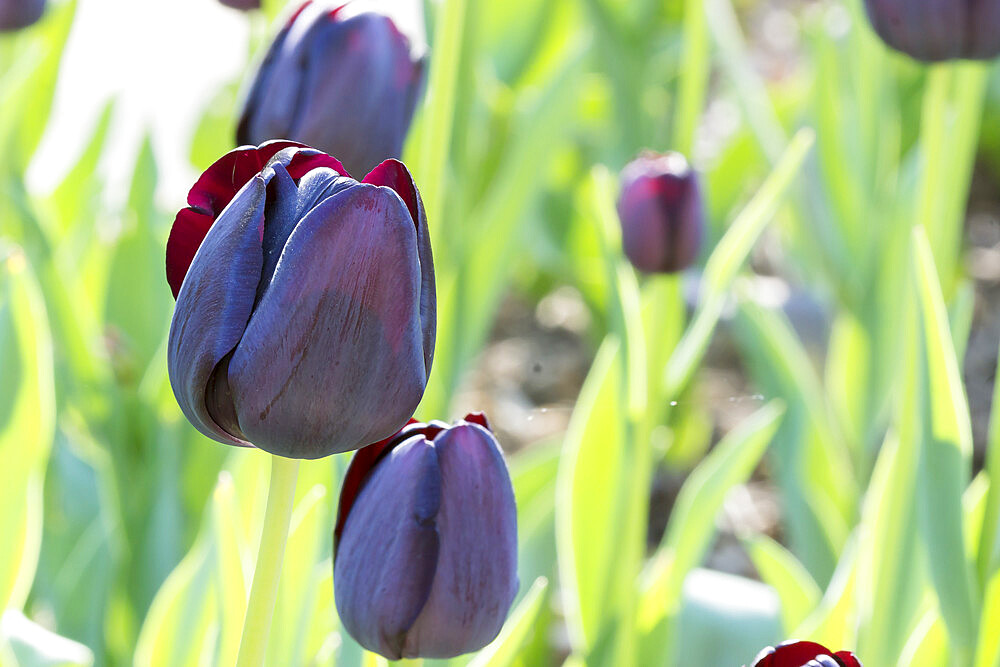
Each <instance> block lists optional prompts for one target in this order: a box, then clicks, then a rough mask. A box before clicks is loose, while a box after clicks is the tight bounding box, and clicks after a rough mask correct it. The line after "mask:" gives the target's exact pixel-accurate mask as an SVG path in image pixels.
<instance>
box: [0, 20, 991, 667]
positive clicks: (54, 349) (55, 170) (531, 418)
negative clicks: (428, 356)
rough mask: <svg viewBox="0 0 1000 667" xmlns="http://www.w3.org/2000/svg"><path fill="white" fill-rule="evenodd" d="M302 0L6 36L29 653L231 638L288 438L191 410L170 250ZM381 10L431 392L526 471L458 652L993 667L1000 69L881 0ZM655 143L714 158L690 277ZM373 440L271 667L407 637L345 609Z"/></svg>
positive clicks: (325, 519)
mask: <svg viewBox="0 0 1000 667" xmlns="http://www.w3.org/2000/svg"><path fill="white" fill-rule="evenodd" d="M282 5H283V2H282V1H281V0H274V1H271V2H268V1H267V0H265V2H264V9H263V11H262V12H259V13H254V14H252V15H249V16H247V15H243V14H239V13H237V12H233V11H230V10H226V9H225V8H222V7H220V6H218V5H217V4H216V3H215V2H213V1H212V0H186V1H185V2H178V3H176V4H174V3H170V4H169V6H167V3H156V2H152V0H143V1H142V2H139V1H136V2H133V3H124V2H120V3H117V4H116V3H112V2H106V3H97V2H93V3H92V2H90V1H89V0H79V2H78V3H77V2H74V1H70V2H66V1H63V2H52V3H51V4H50V6H49V7H48V9H47V12H46V15H45V17H44V18H43V20H42V21H41V22H40V23H39V24H37V25H36V26H33V27H31V28H29V29H27V30H24V31H22V32H20V33H16V34H7V35H4V36H2V37H0V145H2V146H3V148H4V150H3V151H2V155H3V156H4V158H5V159H4V160H3V161H2V162H0V373H2V376H0V609H5V610H6V611H5V612H4V613H3V617H2V621H0V665H4V666H6V665H18V664H20V665H80V664H82V665H86V664H96V665H124V664H130V663H132V664H137V665H206V664H220V665H226V664H232V663H233V661H234V659H235V651H236V650H237V647H238V645H239V637H240V632H241V630H242V624H243V615H244V611H245V607H246V595H247V591H248V589H249V582H250V577H251V576H252V573H253V566H254V559H255V557H256V545H257V540H258V537H259V533H260V525H261V519H262V514H263V504H264V495H265V493H266V484H267V483H266V479H267V468H268V461H267V458H266V456H265V455H263V454H261V453H259V452H253V451H243V450H236V449H234V448H228V447H225V446H222V445H219V444H217V443H214V442H210V441H208V440H207V439H205V438H204V437H202V436H201V435H199V434H198V433H197V432H196V431H195V430H194V429H193V428H192V427H190V426H189V425H188V423H187V422H186V421H185V420H184V418H183V416H182V415H181V413H180V410H179V409H178V407H177V405H176V403H175V401H174V398H173V395H172V393H171V390H170V386H169V382H168V379H167V374H166V359H165V339H166V334H167V329H168V326H169V318H170V313H171V308H172V299H171V297H170V292H169V289H168V288H167V285H166V280H165V277H164V268H163V267H164V244H165V240H166V236H167V233H168V230H169V225H170V222H171V221H172V219H173V215H174V214H175V212H176V211H177V210H178V209H179V208H180V207H181V206H183V205H184V199H185V196H186V193H187V188H188V187H189V185H190V184H191V183H192V182H193V179H194V177H195V175H196V174H197V173H199V172H200V171H201V170H202V169H204V168H205V167H206V166H208V165H209V164H211V163H212V162H213V161H214V160H215V159H216V158H217V157H219V156H220V155H222V154H223V153H224V152H226V151H227V150H229V149H230V148H232V147H233V146H232V143H231V137H232V136H233V126H234V122H235V118H234V114H235V110H236V105H237V102H238V99H239V97H238V96H239V90H240V86H241V85H243V84H244V83H245V77H246V76H247V75H248V73H249V71H250V68H251V65H252V63H254V62H255V60H254V59H255V58H257V57H259V56H260V54H261V50H262V49H263V48H264V47H265V46H266V44H267V40H268V39H269V36H270V35H271V34H272V32H273V29H274V25H275V22H276V21H280V20H281V16H282V15H283V12H284V11H285V10H284V9H283V7H282ZM397 5H398V6H397ZM165 7H166V9H165ZM392 11H394V12H399V14H398V16H399V19H400V21H401V22H403V23H406V24H407V25H406V28H405V29H406V30H408V31H409V32H410V34H411V35H416V36H417V37H418V38H422V36H426V39H427V42H428V43H429V51H430V63H431V65H430V75H429V80H428V86H427V91H426V94H425V98H424V102H423V104H422V105H421V106H420V107H419V108H418V111H417V116H416V120H415V124H414V128H413V131H412V132H411V135H410V137H409V140H408V142H407V147H406V150H405V152H404V156H403V158H404V161H405V162H406V163H407V165H408V166H409V167H410V168H411V170H412V171H413V174H414V177H415V179H416V182H417V185H418V187H419V188H420V191H421V193H422V195H423V197H424V202H425V205H426V208H427V211H428V217H429V222H430V228H431V238H432V242H433V245H434V253H435V263H436V265H437V271H438V303H439V306H438V307H439V328H438V341H437V353H436V358H435V365H434V370H433V374H432V377H431V385H430V386H429V388H428V391H427V394H426V395H425V397H424V401H423V403H422V404H421V407H420V409H419V410H418V412H417V416H418V417H420V418H422V419H436V418H447V419H451V418H455V417H459V416H461V415H462V414H464V413H465V412H466V411H468V410H474V409H483V410H485V411H486V412H487V413H488V415H489V416H490V419H491V422H492V423H493V425H494V426H495V427H496V429H497V432H498V434H499V437H500V441H501V444H502V445H503V446H504V448H505V451H506V453H507V455H508V462H509V465H510V468H511V473H512V477H513V481H514V486H515V491H516V495H517V500H518V521H519V538H520V543H521V544H520V579H521V582H522V592H521V595H520V596H519V600H518V602H517V603H516V604H515V609H514V611H513V612H512V615H511V617H510V619H509V621H508V624H507V626H506V627H505V629H504V631H503V632H502V633H501V636H500V637H499V638H498V640H497V641H496V642H494V643H493V644H491V645H490V646H489V647H487V648H486V649H484V650H483V651H482V652H480V653H479V654H477V655H475V656H467V657H464V658H458V659H455V660H453V661H451V662H450V663H449V664H454V665H465V664H473V665H477V666H479V665H497V666H500V665H504V666H506V665H549V664H567V665H697V666H716V665H718V666H726V665H741V664H744V663H747V662H750V661H751V660H752V658H753V656H754V654H756V652H757V651H758V650H759V649H760V648H762V647H763V646H765V645H768V644H773V643H776V642H778V641H781V640H782V639H784V638H786V637H792V636H795V637H801V638H809V639H813V640H816V641H820V642H823V643H825V644H827V645H828V646H829V647H830V648H831V649H834V650H839V649H841V648H844V649H856V651H857V653H858V655H859V657H861V659H862V660H863V661H864V662H865V664H866V665H869V666H874V667H882V666H890V665H900V666H901V667H902V666H910V665H928V666H952V665H957V666H960V667H965V666H967V665H968V666H973V665H974V666H975V667H996V666H997V665H1000V631H998V630H997V629H998V628H1000V539H998V533H1000V530H998V528H1000V420H998V419H994V418H991V413H992V412H993V411H995V410H996V409H995V408H993V404H992V403H991V398H990V397H991V395H992V390H993V387H992V385H993V379H994V377H995V370H996V363H997V342H998V339H1000V319H998V308H1000V291H998V285H1000V121H998V120H997V119H998V110H1000V68H998V67H996V66H993V65H991V64H989V63H954V64H944V65H936V66H933V67H926V66H922V65H918V64H916V63H914V62H913V61H910V60H909V59H907V58H905V57H903V56H900V55H898V54H894V53H892V52H889V51H888V50H887V49H886V48H885V47H884V46H883V45H882V44H881V43H880V42H879V41H878V40H877V38H876V37H875V36H874V35H873V33H872V32H871V30H870V28H869V27H868V24H867V21H866V19H865V15H864V8H863V6H862V5H861V3H860V2H859V1H858V0H843V1H841V0H811V1H808V2H805V1H801V2H800V1H795V2H793V1H791V0H787V1H785V0H742V1H740V0H669V1H664V0H551V1H549V2H536V1H534V0H508V1H507V2H502V3H496V2H494V3H488V2H483V1H482V0H443V1H442V2H439V3H426V4H425V5H422V6H421V5H420V4H419V3H417V2H416V0H414V2H413V3H407V2H402V1H400V2H398V3H394V4H393V6H392ZM67 39H69V40H70V46H69V47H68V50H67V51H66V54H67V55H66V56H65V57H64V56H63V47H64V45H65V44H66V42H67ZM110 63H115V64H116V67H109V68H108V69H105V68H106V67H108V66H109V64H110ZM119 65H120V67H119ZM57 82H58V90H59V91H60V92H59V95H58V96H57V95H55V92H56V90H57ZM54 98H55V100H56V101H55V105H53V100H54ZM53 109H55V112H54V113H53ZM50 121H51V122H50ZM47 128H48V129H47ZM644 148H650V149H654V150H660V151H662V150H668V149H670V150H678V151H681V152H683V153H685V154H687V155H688V156H689V157H690V159H691V162H692V164H693V165H694V166H695V168H696V169H698V170H699V171H700V172H701V173H702V175H703V183H704V186H705V187H704V190H705V192H706V197H707V199H706V207H707V211H708V223H709V228H708V230H707V242H706V244H705V248H704V251H703V257H702V258H701V261H700V262H699V264H698V266H697V267H695V268H694V269H692V270H691V271H689V272H688V273H686V274H685V275H682V276H681V275H677V276H642V275H637V274H636V273H635V272H634V271H633V270H632V269H631V267H630V266H629V265H628V264H627V263H625V262H624V261H623V258H622V256H621V252H620V239H619V232H618V222H617V218H616V215H615V210H614V203H615V198H616V197H617V194H618V185H617V176H616V175H615V174H617V172H618V171H619V169H620V168H621V167H622V166H623V165H624V164H625V163H626V162H627V161H628V160H630V159H631V158H632V157H634V156H635V155H636V153H637V152H638V151H640V150H641V149H644ZM348 460H349V457H348V456H347V455H337V456H334V457H331V458H329V459H326V460H323V461H313V462H304V463H303V465H302V468H301V472H300V478H299V485H298V495H297V501H296V506H295V511H294V516H293V519H292V532H291V535H290V538H289V540H290V541H289V546H288V549H287V550H286V561H285V567H284V570H283V574H282V579H281V588H280V590H279V598H278V603H277V608H276V611H275V616H274V625H273V628H272V634H271V637H270V640H269V642H268V656H269V658H268V661H267V664H273V665H330V664H337V665H352V666H353V665H366V666H367V665H376V664H380V663H381V662H384V661H382V659H381V658H378V657H377V656H373V655H370V654H365V653H364V652H363V651H362V650H361V649H360V648H359V647H358V646H357V645H356V644H355V643H354V642H353V641H352V640H351V639H350V637H349V636H348V635H347V634H346V633H343V632H341V631H340V628H339V626H338V622H337V618H336V613H335V610H334V606H333V590H332V566H331V560H330V553H331V538H330V536H331V532H332V525H333V523H332V522H333V516H334V513H335V510H336V497H337V493H338V488H339V478H340V475H341V474H342V473H343V471H344V469H345V468H346V465H347V462H348ZM425 662H427V663H428V664H431V663H435V662H437V661H425Z"/></svg>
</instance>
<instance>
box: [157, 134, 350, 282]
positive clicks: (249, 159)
mask: <svg viewBox="0 0 1000 667" xmlns="http://www.w3.org/2000/svg"><path fill="white" fill-rule="evenodd" d="M292 147H299V148H305V146H304V145H303V144H300V143H297V142H294V141H269V142H267V143H264V144H261V145H260V146H241V147H240V148H237V149H234V150H231V151H229V152H228V153H226V154H225V155H223V156H222V157H221V158H219V159H218V160H216V161H215V162H214V163H212V166H210V167H209V168H208V169H206V170H205V173H203V174H202V175H201V176H200V177H199V178H198V180H197V182H195V184H194V186H193V187H192V188H191V190H190V191H189V192H188V198H187V202H188V206H187V208H183V209H181V210H180V211H179V212H178V213H177V217H176V218H174V224H173V226H172V227H171V228H170V236H169V238H168V239H167V283H169V285H170V290H171V292H173V295H174V298H175V299H176V298H177V295H178V294H179V293H180V291H181V284H182V283H183V282H184V276H186V275H187V272H188V269H189V268H191V260H193V259H194V255H195V253H196V252H197V251H198V248H199V247H200V246H201V243H202V241H204V240H205V235H206V234H208V230H209V228H210V227H211V226H212V223H214V222H215V219H216V218H218V217H219V214H220V213H222V211H223V210H224V209H225V208H226V206H228V205H229V202H231V201H232V200H233V197H235V196H236V193H237V192H239V191H240V189H241V188H242V187H243V186H244V185H246V184H247V182H248V181H249V180H250V179H251V178H253V177H254V176H256V175H257V174H258V173H259V172H260V170H261V169H263V168H264V165H265V164H267V162H268V160H270V159H271V158H272V157H274V155H275V153H277V152H278V151H280V150H282V149H285V148H292ZM330 159H331V160H333V158H330ZM333 162H337V161H336V160H333ZM337 164H340V163H339V162H337Z"/></svg>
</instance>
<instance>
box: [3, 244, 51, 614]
mask: <svg viewBox="0 0 1000 667" xmlns="http://www.w3.org/2000/svg"><path fill="white" fill-rule="evenodd" d="M0 368H3V372H4V375H5V378H4V382H3V383H0V460H2V461H3V462H4V463H3V466H2V467H0V543H2V544H3V545H4V546H3V548H2V549H0V609H7V608H14V609H20V608H21V606H22V605H23V604H24V601H25V599H26V598H27V595H28V590H29V589H30V587H31V582H32V580H33V579H34V575H35V568H36V565H37V563H38V554H39V549H40V546H41V538H42V485H43V481H44V475H45V468H46V464H47V462H48V455H49V450H50V449H51V446H52V438H53V435H54V431H55V393H54V391H55V390H54V387H53V369H52V338H51V334H50V332H49V326H48V321H47V319H46V316H45V311H44V307H43V304H42V300H41V294H40V292H39V288H38V286H37V284H36V283H35V281H34V277H33V276H32V274H31V272H30V267H29V265H28V261H27V258H26V257H25V256H24V254H23V253H22V252H21V251H20V249H18V248H16V247H12V246H8V245H3V244H0Z"/></svg>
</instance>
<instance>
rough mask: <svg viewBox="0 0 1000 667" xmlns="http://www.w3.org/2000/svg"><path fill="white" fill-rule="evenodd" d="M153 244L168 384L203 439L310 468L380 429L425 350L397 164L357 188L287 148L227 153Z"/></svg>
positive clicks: (422, 247) (406, 191)
mask: <svg viewBox="0 0 1000 667" xmlns="http://www.w3.org/2000/svg"><path fill="white" fill-rule="evenodd" d="M188 204H189V206H188V207H187V208H185V209H183V210H181V211H180V212H179V213H178V214H177V218H176V219H175V220H174V225H173V227H172V229H171V230H170V238H169V239H168V241H167V280H168V282H169V283H170V286H171V288H172V289H173V292H174V295H175V296H176V297H177V306H176V308H175V310H174V316H173V321H172V322H171V326H170V337H169V340H168V352H167V354H168V359H167V361H168V367H169V371H170V383H171V386H172V387H173V390H174V395H175V396H176V397H177V402H178V403H179V404H180V407H181V410H182V411H183V412H184V414H185V416H186V417H187V418H188V419H189V420H190V421H191V423H192V424H194V426H195V427H196V428H197V429H198V430H199V431H201V432H202V433H204V434H205V435H206V436H208V437H210V438H213V439H214V440H218V441H219V442H223V443H227V444H232V445H242V446H256V447H259V448H261V449H264V450H266V451H268V452H271V453H273V454H279V455H281V456H287V457H292V458H306V459H312V458H319V457H322V456H327V455H329V454H333V453H336V452H343V451H348V450H351V449H356V448H358V447H362V446H364V445H366V444H368V443H370V442H375V441H377V440H379V439H381V438H385V437H387V436H388V435H390V434H392V433H395V432H396V431H397V430H398V429H399V427H400V426H401V425H402V424H405V423H406V420H407V419H408V418H409V417H410V416H411V415H412V414H413V411H414V410H415V409H416V407H417V404H418V403H419V402H420V399H421V397H422V396H423V392H424V386H425V385H426V382H427V376H428V374H429V373H430V368H431V360H432V357H433V353H434V335H435V317H436V301H435V295H434V267H433V263H432V260H431V248H430V241H429V240H428V237H427V220H426V217H425V215H424V208H423V204H422V202H421V201H420V195H419V193H418V192H417V189H416V186H415V185H414V184H413V181H412V179H411V178H410V174H409V172H408V171H407V170H406V167H404V166H403V165H402V163H400V162H397V161H396V160H386V161H385V162H383V163H382V164H380V165H379V166H378V167H376V168H375V169H373V170H372V171H371V172H370V173H369V174H368V175H367V176H366V177H365V178H364V179H363V180H362V181H361V182H358V181H356V180H354V179H353V178H351V177H350V176H348V175H347V171H346V170H345V169H344V168H343V167H342V166H341V164H340V162H338V161H337V160H336V159H334V158H332V157H330V156H329V155H327V154H325V153H321V152H319V151H317V150H314V149H311V148H308V147H305V146H302V145H301V144H296V143H293V142H287V141H273V142H269V143H266V144H263V145H261V146H260V147H253V146H244V147H242V148H238V149H236V150H233V151H230V152H229V153H227V154H226V155H224V156H223V157H222V158H220V159H219V160H218V161H217V162H216V163H215V164H213V165H212V166H211V167H209V168H208V170H206V171H205V173H204V174H202V176H201V178H200V179H198V182H197V183H195V185H194V187H193V188H192V189H191V192H190V193H189V194H188Z"/></svg>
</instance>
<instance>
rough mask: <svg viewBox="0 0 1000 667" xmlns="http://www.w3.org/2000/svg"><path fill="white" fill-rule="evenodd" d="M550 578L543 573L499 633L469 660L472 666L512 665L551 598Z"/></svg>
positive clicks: (501, 666)
mask: <svg viewBox="0 0 1000 667" xmlns="http://www.w3.org/2000/svg"><path fill="white" fill-rule="evenodd" d="M548 590H549V582H548V580H547V579H545V578H544V577H539V578H538V579H536V580H535V583H533V584H532V585H531V588H530V589H528V593H527V594H526V595H525V596H524V598H523V599H522V600H521V602H520V604H518V605H517V607H515V608H514V610H513V611H512V612H511V614H510V616H509V617H508V619H507V622H506V623H504V626H503V629H502V630H500V634H499V636H497V638H496V639H494V640H493V641H492V642H491V643H490V644H489V645H488V646H486V648H484V649H482V650H481V651H479V652H478V653H477V654H476V655H475V657H474V658H473V659H472V660H471V661H470V662H469V667H510V666H511V665H513V664H514V662H515V660H516V659H517V657H518V653H519V651H520V650H521V648H522V647H523V646H524V645H525V643H527V641H528V638H529V637H530V636H531V633H532V631H533V629H534V624H535V622H536V620H537V619H538V615H539V613H540V612H541V610H542V605H543V604H544V603H545V601H546V600H547V599H548V598H547V597H546V593H548Z"/></svg>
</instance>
